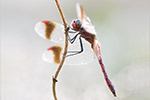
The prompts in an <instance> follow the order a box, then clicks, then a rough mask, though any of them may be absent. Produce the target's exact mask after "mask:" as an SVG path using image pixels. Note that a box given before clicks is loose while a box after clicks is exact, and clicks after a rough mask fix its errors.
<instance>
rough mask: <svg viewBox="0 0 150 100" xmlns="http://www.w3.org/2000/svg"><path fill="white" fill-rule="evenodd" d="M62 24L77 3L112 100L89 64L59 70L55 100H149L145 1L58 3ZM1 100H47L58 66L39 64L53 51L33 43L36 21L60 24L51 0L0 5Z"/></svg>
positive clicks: (99, 73)
mask: <svg viewBox="0 0 150 100" xmlns="http://www.w3.org/2000/svg"><path fill="white" fill-rule="evenodd" d="M60 1H61V2H60V3H61V6H62V8H63V11H64V14H65V17H66V19H67V22H68V23H70V22H71V20H72V19H74V18H76V11H75V4H76V2H80V3H81V4H82V6H83V8H84V10H85V11H86V13H87V15H88V16H89V17H90V18H91V20H92V23H93V24H94V25H95V28H96V31H97V34H98V38H99V40H100V43H101V51H102V57H103V60H104V64H105V66H106V70H107V73H108V75H109V77H110V79H111V80H112V82H113V85H114V86H115V89H116V92H117V97H116V98H115V97H113V95H112V94H111V92H110V91H109V89H108V87H107V86H106V83H105V81H104V78H103V74H102V71H101V69H100V67H99V65H98V62H97V61H96V60H95V61H93V62H92V63H90V64H88V65H82V66H63V69H62V70H61V73H60V74H59V77H58V83H57V88H56V89H57V96H58V99H59V100H150V95H149V93H150V65H149V11H150V8H149V4H150V2H149V0H72V1H71V0H60ZM0 14H1V15H0V32H1V39H0V40H1V96H0V98H1V100H53V96H52V89H51V86H52V75H54V73H55V71H56V69H57V67H58V65H53V64H49V63H46V62H43V61H42V59H41V56H42V53H43V52H44V51H45V49H47V48H48V47H50V46H52V45H54V44H53V43H51V42H49V41H46V40H44V39H42V38H41V37H39V36H38V35H37V34H36V32H35V31H34V26H35V24H36V23H37V22H39V21H41V20H51V21H55V22H59V23H62V21H61V19H60V16H59V13H58V10H57V8H56V5H55V2H54V0H1V5H0Z"/></svg>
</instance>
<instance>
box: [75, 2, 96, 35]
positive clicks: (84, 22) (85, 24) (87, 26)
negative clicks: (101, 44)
mask: <svg viewBox="0 0 150 100" xmlns="http://www.w3.org/2000/svg"><path fill="white" fill-rule="evenodd" d="M76 11H77V17H78V19H79V20H81V22H82V26H83V27H84V29H85V30H86V31H88V32H89V33H91V34H96V31H95V28H94V25H93V24H92V23H91V20H90V18H89V17H88V16H87V15H86V13H85V11H84V10H83V8H82V6H81V5H80V4H79V3H77V4H76Z"/></svg>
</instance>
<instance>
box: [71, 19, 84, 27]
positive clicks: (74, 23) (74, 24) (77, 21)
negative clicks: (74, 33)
mask: <svg viewBox="0 0 150 100" xmlns="http://www.w3.org/2000/svg"><path fill="white" fill-rule="evenodd" d="M81 26H82V22H81V21H80V20H79V19H76V20H73V22H72V27H73V28H74V29H75V30H79V29H80V28H81Z"/></svg>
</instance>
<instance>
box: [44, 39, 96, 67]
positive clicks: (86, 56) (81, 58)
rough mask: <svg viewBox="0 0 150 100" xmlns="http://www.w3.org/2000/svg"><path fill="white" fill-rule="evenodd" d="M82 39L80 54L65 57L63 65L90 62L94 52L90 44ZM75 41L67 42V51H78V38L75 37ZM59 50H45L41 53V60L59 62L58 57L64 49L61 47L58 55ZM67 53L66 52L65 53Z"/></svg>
mask: <svg viewBox="0 0 150 100" xmlns="http://www.w3.org/2000/svg"><path fill="white" fill-rule="evenodd" d="M82 41H83V48H84V51H83V52H82V53H80V54H77V55H74V56H69V57H66V59H65V62H64V64H65V65H84V64H88V63H90V62H91V61H92V60H93V59H94V58H95V57H94V53H93V51H92V49H91V47H90V44H88V43H87V42H86V41H85V40H82ZM75 42H76V43H75V44H69V48H68V51H80V44H79V40H78V39H77V40H76V41H75ZM57 47H58V46H57ZM59 47H60V48H61V47H64V46H63V45H61V46H59ZM59 50H60V49H59ZM59 50H56V51H55V53H54V50H46V51H45V52H44V54H43V60H44V61H46V62H49V63H55V64H59V63H60V62H59V61H60V60H59V59H61V58H62V55H63V52H64V49H62V51H61V52H60V55H59ZM56 52H57V53H56ZM68 54H69V53H67V55H68ZM56 55H57V57H56ZM58 56H59V57H58ZM56 59H57V60H58V61H57V60H56Z"/></svg>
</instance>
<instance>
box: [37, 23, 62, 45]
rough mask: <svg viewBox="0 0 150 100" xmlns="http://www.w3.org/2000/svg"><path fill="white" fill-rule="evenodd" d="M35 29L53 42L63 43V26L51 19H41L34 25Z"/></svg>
mask: <svg viewBox="0 0 150 100" xmlns="http://www.w3.org/2000/svg"><path fill="white" fill-rule="evenodd" d="M35 31H36V32H37V34H38V35H40V36H41V37H42V38H44V39H47V40H50V41H52V42H55V43H62V42H63V43H64V38H65V35H64V26H63V25H62V24H59V23H56V22H52V21H42V22H38V23H37V24H36V25H35Z"/></svg>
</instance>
